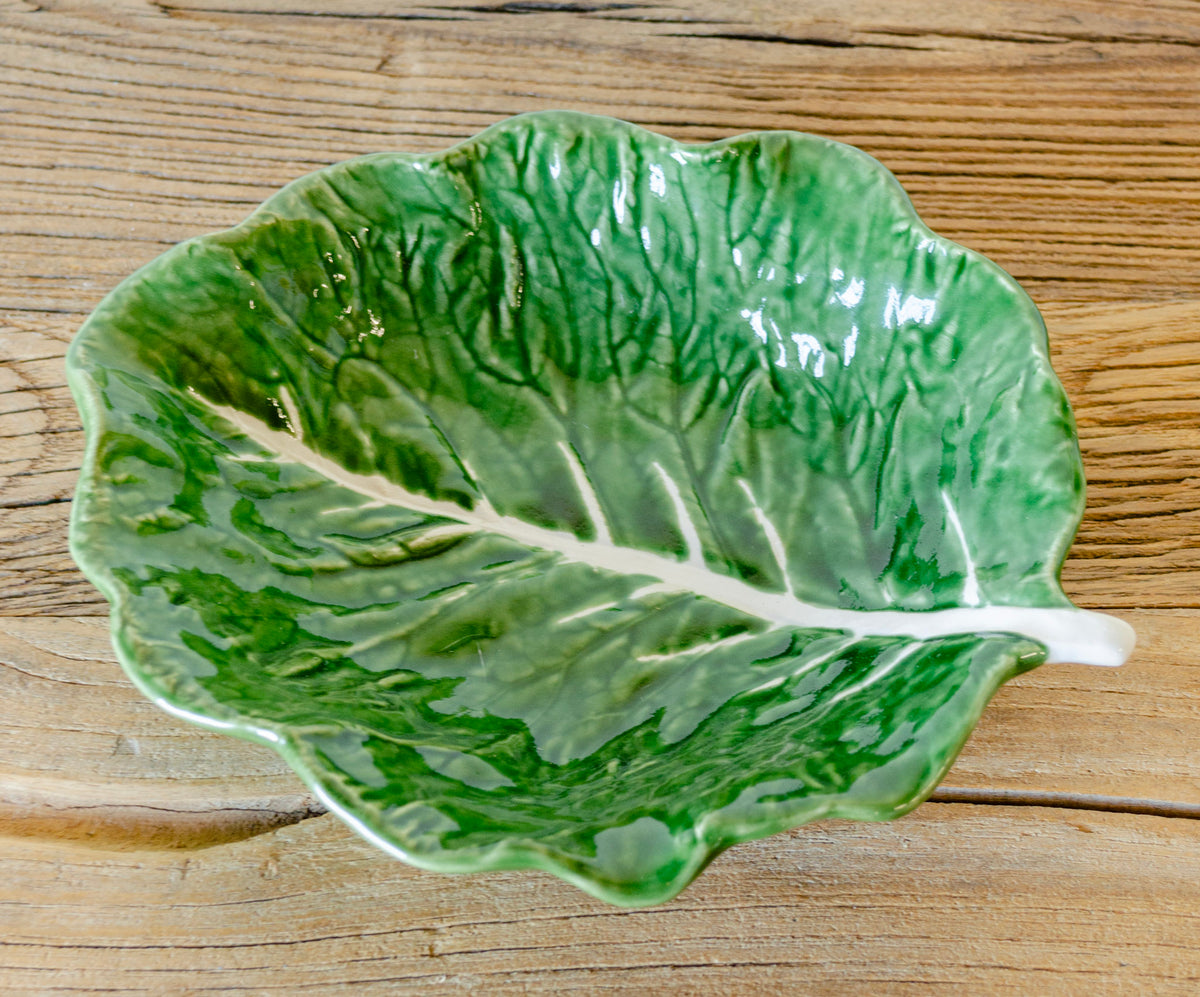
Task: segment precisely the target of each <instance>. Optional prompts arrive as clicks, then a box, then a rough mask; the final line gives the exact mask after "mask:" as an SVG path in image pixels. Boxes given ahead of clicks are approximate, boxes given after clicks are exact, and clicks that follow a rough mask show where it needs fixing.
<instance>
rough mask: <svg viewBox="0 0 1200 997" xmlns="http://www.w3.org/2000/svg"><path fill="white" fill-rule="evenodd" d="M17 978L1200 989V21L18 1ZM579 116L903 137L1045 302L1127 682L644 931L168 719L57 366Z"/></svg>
mask: <svg viewBox="0 0 1200 997" xmlns="http://www.w3.org/2000/svg"><path fill="white" fill-rule="evenodd" d="M0 66H2V67H3V68H2V69H0V138H2V142H0V246H2V247H3V252H0V364H2V365H0V439H2V440H3V443H2V444H0V507H2V508H3V513H2V514H0V545H2V546H0V557H2V560H0V730H2V732H3V733H2V735H0V746H2V747H0V898H2V901H0V990H2V991H3V992H5V993H43V992H59V991H68V990H70V991H81V990H82V991H87V990H89V989H95V990H104V991H105V992H110V991H120V992H125V991H129V992H133V991H137V992H150V993H185V992H186V993H194V994H201V993H215V992H217V991H221V992H231V991H234V992H237V991H246V992H254V993H265V992H269V991H282V992H286V993H292V992H317V993H322V992H346V993H355V994H365V993H397V992H406V991H408V990H410V989H411V990H418V989H419V990H428V991H430V992H451V991H453V992H462V991H466V992H476V993H515V992H527V991H530V992H539V993H540V992H547V993H559V992H567V991H571V992H602V991H603V992H608V991H622V992H630V993H645V992H659V993H678V994H695V993H703V992H709V991H711V992H714V993H750V992H759V993H776V992H778V993H797V992H820V993H826V992H829V993H834V992H836V993H846V992H852V993H858V992H862V993H908V992H913V993H924V992H926V991H928V990H933V989H941V990H945V991H952V992H955V993H973V994H980V993H993V992H996V993H998V992H1006V993H1007V992H1016V993H1035V992H1036V993H1055V992H1058V993H1082V992H1088V993H1117V992H1121V993H1152V992H1164V993H1165V992H1179V993H1196V992H1198V989H1200V983H1198V982H1197V979H1198V977H1200V951H1198V950H1197V944H1198V943H1197V942H1196V940H1195V925H1196V923H1197V918H1198V917H1200V890H1198V889H1197V885H1196V884H1197V882H1198V880H1200V823H1197V818H1200V698H1198V697H1200V634H1198V632H1197V630H1198V628H1197V623H1198V622H1200V620H1198V614H1197V607H1198V606H1200V595H1198V593H1197V582H1198V580H1200V550H1198V549H1197V545H1196V544H1194V543H1193V541H1192V534H1193V531H1194V530H1195V528H1196V526H1197V524H1198V522H1200V511H1198V509H1200V391H1197V387H1198V385H1200V155H1198V153H1200V7H1197V6H1196V5H1195V4H1192V3H1184V2H1181V0H1155V2H1146V3H1133V2H1107V3H1106V2H1098V0H1068V2H1064V3H1060V4H1057V5H1051V4H1046V5H1042V4H1031V3H1016V2H994V3H988V2H982V0H955V2H949V0H892V2H890V3H882V2H872V0H843V2H841V3H829V2H824V0H822V2H820V3H812V4H800V3H789V2H787V0H747V2H744V3H737V4H735V3H720V2H718V0H692V2H688V0H661V2H657V3H655V2H622V3H601V2H585V3H557V2H555V3H551V2H541V0H521V2H512V3H499V2H492V0H485V2H478V3H472V2H469V0H428V2H426V3H411V2H399V0H345V2H342V3H338V4H334V5H333V6H331V7H329V8H322V7H320V6H318V5H317V4H315V3H314V2H312V0H247V2H242V3H239V2H237V0H103V2H101V0H90V2H89V0H2V2H0ZM548 107H567V108H576V109H581V110H587V111H593V112H598V113H604V114H611V115H615V116H619V117H623V118H627V119H629V120H632V121H635V122H638V123H640V124H643V125H646V126H649V127H652V128H655V129H658V130H660V131H663V132H666V133H668V134H670V135H673V136H676V137H678V138H682V139H692V140H710V139H715V138H718V137H722V136H727V135H731V134H735V133H738V132H742V131H746V130H752V129H760V128H792V129H799V130H805V131H813V132H818V133H821V134H823V135H827V136H831V137H833V138H837V139H842V140H845V141H848V142H851V143H853V144H855V145H858V146H860V147H861V148H863V149H866V150H867V151H869V152H871V153H873V154H874V155H875V156H877V157H878V158H879V159H881V160H882V161H883V162H884V163H885V164H887V165H888V166H889V167H890V168H891V169H892V170H893V171H894V172H896V173H897V174H898V175H899V177H900V179H901V181H902V182H903V183H904V185H905V186H906V187H907V189H908V190H909V191H910V193H911V194H912V197H913V199H914V201H915V202H916V205H917V207H918V209H919V210H920V211H921V213H922V214H923V216H924V217H925V219H926V220H927V221H928V222H929V223H930V224H931V225H932V226H933V227H934V228H935V229H936V230H938V231H939V232H941V233H944V234H945V235H947V236H949V237H951V238H953V239H956V240H958V241H960V242H963V243H965V244H967V245H969V246H972V247H974V248H976V249H979V250H981V251H982V252H984V253H986V254H987V255H989V256H991V257H992V258H993V259H995V260H996V261H998V262H999V263H1000V264H1001V265H1002V266H1004V267H1005V268H1006V269H1008V270H1009V271H1011V272H1012V273H1013V274H1015V275H1016V276H1017V277H1018V279H1020V280H1021V281H1022V282H1023V283H1024V285H1025V287H1026V288H1027V289H1028V290H1029V292H1030V293H1031V294H1032V295H1033V297H1034V299H1035V300H1036V301H1037V302H1038V304H1039V305H1040V306H1041V307H1042V309H1043V312H1044V314H1045V316H1046V320H1047V323H1048V326H1049V329H1050V335H1051V339H1052V342H1053V346H1054V350H1055V354H1056V362H1057V365H1058V368H1059V370H1060V372H1061V374H1062V377H1063V380H1064V382H1065V384H1066V387H1067V390H1068V392H1069V394H1070V396H1071V400H1072V402H1073V404H1074V406H1075V411H1076V414H1077V416H1078V420H1079V427H1080V436H1081V440H1082V445H1083V452H1084V460H1085V463H1086V466H1087V471H1088V483H1089V508H1088V513H1087V516H1086V519H1085V520H1084V523H1083V528H1082V530H1081V532H1080V535H1079V538H1078V540H1077V542H1076V544H1075V546H1074V548H1073V550H1072V553H1071V557H1070V559H1069V561H1068V562H1067V565H1066V570H1065V572H1064V581H1065V584H1066V587H1067V590H1068V592H1069V593H1070V594H1071V595H1072V596H1073V597H1074V598H1075V599H1076V601H1077V602H1078V603H1079V604H1081V605H1083V606H1087V607H1093V608H1100V609H1105V610H1111V611H1113V612H1115V613H1117V614H1119V615H1121V616H1123V617H1124V618H1125V619H1127V620H1129V621H1130V622H1131V623H1133V624H1134V626H1136V627H1137V629H1138V631H1139V633H1140V636H1141V643H1140V645H1139V647H1138V649H1137V651H1136V652H1135V655H1134V657H1133V659H1132V660H1131V661H1130V662H1129V663H1128V665H1127V666H1126V667H1124V668H1123V669H1120V670H1113V671H1110V670H1101V669H1094V668H1085V667H1082V666H1073V665H1059V666H1048V667H1045V668H1042V669H1040V670H1038V671H1035V672H1033V673H1031V674H1029V675H1027V676H1024V677H1022V678H1021V679H1019V680H1017V681H1015V682H1013V683H1012V684H1011V685H1009V686H1008V687H1006V688H1005V689H1004V690H1003V691H1002V692H1001V694H1000V695H999V697H998V698H997V699H996V700H995V702H994V703H993V704H992V706H991V707H990V708H989V710H988V711H987V714H986V715H985V717H984V719H983V723H982V724H981V725H980V727H979V729H978V731H977V733H976V734H975V736H974V737H973V739H972V740H971V742H970V743H969V745H968V746H967V748H966V750H965V751H964V752H963V755H962V757H961V758H960V760H959V762H958V764H957V766H956V767H955V768H954V770H953V771H952V773H951V774H950V776H949V778H948V780H947V782H946V784H945V786H944V787H943V788H942V789H941V790H939V792H938V794H937V796H935V798H934V801H932V802H930V803H927V804H925V805H924V806H922V807H921V808H920V809H918V810H917V811H916V812H914V813H913V814H912V815H910V816H908V817H906V818H904V819H902V820H899V821H897V822H895V823H891V824H879V825H867V824H853V823H848V822H830V823H824V824H818V825H814V826H810V827H807V828H803V829H800V830H797V831H794V832H792V833H788V834H782V835H778V836H776V837H773V838H769V839H766V840H764V841H760V842H757V843H754V844H749V845H743V846H741V847H737V848H734V849H732V850H730V851H728V852H726V853H725V854H724V855H723V856H722V857H721V858H719V859H718V860H717V861H716V862H715V863H714V865H713V866H712V867H711V869H710V871H709V872H708V873H707V874H705V875H704V876H703V877H702V878H701V879H700V880H699V881H698V882H697V883H696V884H695V885H694V886H692V887H691V888H690V889H689V890H687V891H686V892H685V893H684V894H683V895H682V896H681V897H679V898H678V899H677V900H676V901H675V902H673V903H670V904H667V905H665V906H663V907H661V908H657V909H652V910H641V911H620V910H617V909H615V908H610V907H606V906H605V905H603V904H601V903H599V902H598V901H594V900H592V899H590V898H588V897H587V896H585V895H584V894H582V893H580V892H579V891H577V890H575V889H573V888H572V887H569V886H566V885H564V884H563V883H560V882H559V881H557V880H555V879H552V878H551V877H549V876H546V875H542V874H537V873H524V872H515V873H506V874H493V875H479V876H467V877H442V876H437V875H433V874H429V873H424V872H420V871H417V870H415V869H411V868H409V867H407V866H404V865H402V864H400V863H398V862H395V861H392V860H391V859H388V858H386V857H385V856H383V855H382V854H380V853H377V852H376V851H375V850H374V849H372V848H371V847H370V846H368V845H366V844H364V843H362V842H361V841H359V840H358V839H357V838H356V837H355V836H354V835H353V834H352V833H351V832H350V831H349V830H348V829H346V828H345V827H344V826H342V825H341V824H340V823H339V822H337V821H336V820H335V819H334V818H332V817H330V816H328V815H326V814H323V813H322V811H321V808H320V807H319V806H318V805H317V804H316V803H315V801H314V800H313V799H312V797H310V796H309V795H308V794H307V793H306V792H305V790H304V789H303V787H302V786H301V785H300V783H299V782H298V781H297V780H296V779H295V778H294V777H293V776H292V775H290V774H289V772H288V771H287V770H286V769H285V768H284V766H283V765H282V763H280V762H279V761H278V760H277V759H276V758H275V757H274V756H273V755H272V754H271V753H269V752H267V751H265V750H260V749H257V748H255V747H253V746H250V745H248V744H244V743H241V742H238V741H235V740H232V739H227V738H223V737H220V736H217V735H212V734H207V733H203V732H200V731H198V730H195V729H192V728H190V727H188V726H185V725H183V724H182V723H180V722H177V721H175V720H172V719H171V718H169V717H168V716H166V715H164V714H162V713H160V712H158V711H157V710H156V709H155V708H154V707H153V706H151V705H150V704H149V703H148V702H145V701H143V700H142V699H141V697H140V696H139V695H138V694H136V693H135V692H134V690H133V688H132V686H131V685H130V684H129V682H128V681H127V680H126V679H125V678H124V677H123V675H122V673H121V671H120V670H119V668H118V666H117V665H116V663H115V660H114V658H113V655H112V653H111V650H110V648H109V644H108V640H107V633H106V622H107V621H106V606H105V604H104V603H103V601H102V600H101V599H100V597H99V595H98V594H97V593H96V592H95V591H94V590H93V589H92V588H91V586H89V585H88V583H87V582H86V581H85V580H84V579H83V577H82V576H81V575H80V574H79V572H78V571H77V570H76V568H75V567H74V565H73V564H72V562H71V560H70V558H69V556H68V554H67V544H66V533H67V516H68V513H69V511H70V502H71V494H72V489H73V486H74V483H75V478H76V474H77V468H78V466H79V462H80V456H81V450H82V445H83V438H82V434H81V431H80V426H79V417H78V415H77V413H76V411H75V408H74V406H73V404H72V402H71V399H70V396H69V394H68V392H67V389H66V387H65V385H64V375H63V353H64V350H65V348H66V345H67V343H68V341H69V340H70V338H71V336H72V334H73V333H74V331H75V329H76V328H77V327H78V325H79V324H80V322H81V321H82V319H83V317H84V316H85V315H86V314H87V312H88V311H89V310H90V309H91V308H92V307H93V306H94V305H95V304H96V303H97V302H98V301H99V300H100V298H101V297H102V296H103V295H104V294H105V293H106V292H107V291H108V290H110V289H111V288H112V287H113V286H114V285H115V284H116V283H117V282H118V281H119V280H120V279H121V278H122V277H124V276H125V275H127V274H128V273H130V272H131V271H132V270H133V269H134V268H135V267H137V266H138V265H140V264H142V263H144V262H146V261H147V260H149V259H151V258H152V257H154V256H156V255H157V254H158V253H160V252H161V251H163V250H164V249H165V248H167V247H168V246H170V245H171V244H173V243H175V242H177V241H179V240H181V239H184V238H186V237H188V236H191V235H194V234H197V233H200V232H204V231H208V230H212V229H217V228H222V227H225V226H228V225H230V224H232V223H234V222H236V221H238V220H239V219H240V218H241V217H243V216H244V215H245V214H246V213H247V212H248V211H249V210H250V209H251V207H252V206H253V205H255V204H257V203H258V202H260V201H261V200H262V199H263V198H264V197H265V196H267V195H268V194H269V193H270V192H272V191H273V190H275V189H276V188H278V187H279V186H280V185H282V184H283V183H285V182H286V181H288V180H290V179H292V178H294V177H296V176H298V175H300V174H302V173H305V172H307V171H309V170H312V169H315V168H317V167H320V166H323V165H325V164H327V163H332V162H334V161H337V160H340V159H343V158H347V157H350V156H354V155H358V154H360V153H365V152H372V151H377V150H385V149H404V150H412V151H432V150H436V149H440V148H443V147H445V146H446V145H448V144H450V143H451V142H453V141H454V140H456V139H459V138H462V137H464V136H467V135H470V134H472V133H474V132H476V131H478V130H480V129H482V128H483V127H484V126H486V125H487V124H489V123H491V122H493V121H496V120H497V119H499V118H501V117H504V116H507V115H509V114H512V113H515V112H519V111H527V110H533V109H538V108H548Z"/></svg>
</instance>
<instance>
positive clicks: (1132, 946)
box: [0, 804, 1200, 995]
mask: <svg viewBox="0 0 1200 997" xmlns="http://www.w3.org/2000/svg"><path fill="white" fill-rule="evenodd" d="M1198 865H1200V824H1198V823H1197V822H1195V821H1181V820H1168V819H1163V818H1157V817H1145V816H1138V817H1131V816H1129V815H1126V814H1097V813H1087V812H1079V811H1059V810H1045V811H1036V812H1031V811H1029V810H1027V809H1024V808H1014V809H1009V808H1002V807H975V806H969V805H946V804H931V805H929V806H927V807H924V808H922V809H921V810H920V811H918V812H917V813H915V814H913V815H910V816H909V817H906V818H903V819H902V820H900V821H897V822H895V823H892V824H880V825H872V824H849V823H839V822H829V823H825V824H820V825H813V826H810V827H808V828H804V829H801V830H798V831H794V832H790V833H788V834H783V835H778V836H776V837H774V838H770V839H767V840H765V841H761V842H756V843H753V844H748V845H742V846H739V847H736V848H733V849H731V850H729V851H728V852H726V853H725V854H724V855H723V856H721V857H720V858H718V859H717V860H716V861H715V862H714V863H713V865H712V866H711V867H710V869H709V871H708V872H707V873H706V874H705V875H704V876H703V877H701V879H699V880H698V881H697V882H696V883H695V884H694V885H693V886H692V887H690V888H689V889H688V890H687V891H686V892H685V893H684V894H683V895H682V896H681V897H680V898H679V899H677V900H676V901H675V902H674V903H672V904H670V905H668V906H666V907H662V908H656V909H652V910H643V911H618V910H616V909H614V908H612V907H607V906H605V905H602V904H600V903H599V902H597V901H594V900H591V899H590V898H588V897H586V896H584V895H583V894H581V893H579V892H578V891H577V890H574V889H573V888H572V887H569V886H566V885H565V884H563V883H560V882H558V881H556V880H553V879H551V878H550V877H549V876H546V875H544V874H540V873H527V872H513V873H499V874H490V875H478V876H449V877H448V876H437V875H434V874H431V873H424V872H421V871H419V870H415V869H411V868H409V867H407V866H404V865H402V864H400V863H397V862H394V861H392V860H390V859H388V858H386V857H385V856H383V855H380V854H378V853H377V852H376V851H375V850H373V849H372V848H371V847H370V846H368V845H366V844H365V843H361V842H359V841H358V840H356V839H355V838H354V837H353V836H352V835H351V833H350V832H349V831H348V830H346V829H345V828H344V827H342V826H341V825H339V824H338V823H337V822H335V821H334V819H333V818H332V817H328V816H326V817H320V818H316V819H313V820H307V821H304V822H302V823H300V824H297V825H294V826H292V827H288V828H284V829H282V830H280V831H277V832H275V833H273V834H271V835H262V836H260V837H257V838H253V839H250V840H248V841H242V842H236V843H232V844H227V845H222V846H218V847H215V848H211V849H207V850H204V851H200V852H192V853H188V854H186V855H181V854H179V853H167V852H158V853H149V852H141V853H132V854H130V853H118V854H100V853H97V852H95V851H94V850H88V849H72V848H70V847H63V846H61V845H58V844H56V843H48V842H44V841H37V840H32V839H26V840H23V841H21V842H19V843H15V844H13V845H11V846H9V847H8V848H6V849H5V851H4V853H3V855H2V856H0V869H2V870H3V876H2V877H0V939H2V941H0V958H3V959H4V960H5V964H6V965H7V966H9V967H11V968H10V969H9V970H8V971H7V973H6V976H5V982H6V983H7V984H8V986H9V987H10V988H11V992H16V993H48V992H52V991H54V992H61V991H68V990H74V991H79V990H86V989H88V988H96V989H104V990H106V991H110V990H112V989H113V988H114V987H117V988H119V989H121V990H123V991H124V992H136V991H141V992H149V993H156V994H160V993H161V994H167V993H182V992H186V993H189V994H197V995H200V994H215V993H218V992H221V993H228V992H230V991H231V990H232V991H237V992H248V993H258V994H262V993H289V994H292V993H353V994H356V995H357V994H394V993H409V992H421V993H435V994H450V993H472V994H476V993H478V994H483V993H487V994H519V993H538V994H542V993H546V994H550V993H553V994H562V993H587V994H597V993H627V994H645V993H664V994H672V995H675V994H678V995H685V994H687V995H691V994H699V993H761V994H792V993H817V994H844V993H872V994H874V993H887V994H914V995H915V994H926V993H930V992H935V993H947V994H949V993H953V994H962V993H971V994H984V993H987V994H990V993H1018V994H1025V993H1038V994H1051V995H1054V994H1079V993H1155V994H1192V993H1195V990H1196V987H1197V985H1198V982H1200V952H1198V951H1197V949H1196V947H1195V916H1196V901H1195V887H1194V875H1195V869H1196V868H1197V866H1198Z"/></svg>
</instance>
